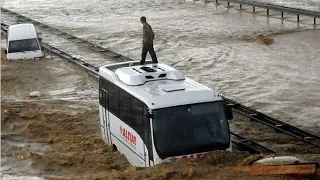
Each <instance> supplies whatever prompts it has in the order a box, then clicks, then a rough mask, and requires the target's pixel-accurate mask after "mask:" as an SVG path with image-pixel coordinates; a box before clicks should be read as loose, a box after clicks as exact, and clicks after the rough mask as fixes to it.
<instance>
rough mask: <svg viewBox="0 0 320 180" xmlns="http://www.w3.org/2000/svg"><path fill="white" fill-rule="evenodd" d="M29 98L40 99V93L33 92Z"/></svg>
mask: <svg viewBox="0 0 320 180" xmlns="http://www.w3.org/2000/svg"><path fill="white" fill-rule="evenodd" d="M29 96H30V97H40V96H41V92H40V91H34V92H31V93H30V95H29Z"/></svg>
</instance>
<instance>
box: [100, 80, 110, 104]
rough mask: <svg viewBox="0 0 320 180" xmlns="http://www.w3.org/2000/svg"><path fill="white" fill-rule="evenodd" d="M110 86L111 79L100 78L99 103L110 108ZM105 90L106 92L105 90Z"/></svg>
mask: <svg viewBox="0 0 320 180" xmlns="http://www.w3.org/2000/svg"><path fill="white" fill-rule="evenodd" d="M108 88H109V81H108V80H106V79H104V78H101V77H100V78H99V104H100V105H101V106H102V107H104V108H106V109H108V98H109V97H108V94H107V93H106V92H108V91H109V90H108ZM104 90H105V91H106V92H104Z"/></svg>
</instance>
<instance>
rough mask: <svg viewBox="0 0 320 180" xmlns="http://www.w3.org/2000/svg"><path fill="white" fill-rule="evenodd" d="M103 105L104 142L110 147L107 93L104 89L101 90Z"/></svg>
mask: <svg viewBox="0 0 320 180" xmlns="http://www.w3.org/2000/svg"><path fill="white" fill-rule="evenodd" d="M101 93H102V97H103V101H104V102H103V103H104V104H105V108H104V110H103V112H102V113H103V114H102V116H103V127H104V134H105V139H106V142H107V143H108V144H109V145H111V144H112V142H111V134H110V119H109V93H108V91H106V90H105V89H101Z"/></svg>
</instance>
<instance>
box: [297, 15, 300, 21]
mask: <svg viewBox="0 0 320 180" xmlns="http://www.w3.org/2000/svg"><path fill="white" fill-rule="evenodd" d="M299 20H300V17H299V14H297V21H298V22H299Z"/></svg>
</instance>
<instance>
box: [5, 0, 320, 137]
mask: <svg viewBox="0 0 320 180" xmlns="http://www.w3.org/2000/svg"><path fill="white" fill-rule="evenodd" d="M260 1H261V2H267V3H275V4H280V5H285V6H290V7H295V8H303V9H308V10H312V11H318V12H319V11H320V0H260ZM231 5H232V4H231ZM1 6H2V7H5V8H8V9H10V10H13V11H16V12H18V13H22V14H23V15H26V16H28V17H30V18H33V19H36V20H38V21H40V22H42V23H45V24H48V25H51V26H54V27H56V28H59V29H61V30H63V31H66V32H69V33H71V34H73V35H75V36H78V37H81V38H85V39H87V40H89V41H91V42H93V43H96V44H99V45H101V46H103V47H107V48H110V49H111V50H113V51H115V52H118V53H121V54H123V55H126V56H128V57H130V58H132V59H137V60H138V59H140V53H141V24H140V21H139V18H140V16H142V15H144V16H146V17H147V21H148V22H149V23H150V24H151V25H152V28H153V30H154V32H155V35H156V38H155V42H154V46H155V50H156V53H157V56H158V59H159V61H160V62H164V63H167V64H170V65H172V66H174V67H175V68H177V69H179V70H181V71H182V72H184V73H185V74H186V75H187V76H188V77H190V78H192V79H195V80H196V81H199V82H201V83H203V84H205V85H207V86H209V87H210V88H214V89H215V90H217V91H219V92H221V93H222V94H224V95H225V96H226V97H228V98H231V99H234V100H236V101H239V102H240V103H243V104H245V105H248V106H251V107H253V108H254V109H257V110H258V111H261V112H264V113H266V114H268V115H270V116H273V117H277V118H279V119H280V120H283V121H285V122H287V123H289V124H292V125H295V126H297V127H300V128H303V129H305V130H309V131H310V132H313V133H315V134H318V135H320V131H319V129H320V121H319V120H320V70H319V69H320V25H316V26H314V25H313V18H311V17H304V16H301V22H300V23H297V21H296V16H295V15H289V14H285V19H284V20H281V18H280V15H279V13H278V12H272V11H271V16H269V17H267V16H266V10H264V9H257V13H255V14H254V13H252V9H251V7H244V9H245V10H244V11H239V7H238V5H233V6H234V7H232V8H227V7H226V3H225V2H222V1H221V4H220V5H218V6H217V5H215V4H214V3H204V2H203V1H196V2H193V1H183V0H166V1H165V0H148V1H146V0H135V1H132V0H117V1H115V0H91V1H86V0H78V1H74V0H63V1H62V0H51V1H47V0H27V1H26V0H3V1H2V2H1ZM318 22H319V24H320V19H319V20H318ZM258 35H269V37H271V38H272V39H273V40H274V42H273V44H271V45H265V44H263V43H261V42H257V41H250V39H254V38H255V37H257V36H258ZM55 43H59V42H55ZM147 58H150V56H149V55H148V57H147ZM100 62H101V63H100V64H104V60H103V59H102V60H100Z"/></svg>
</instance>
